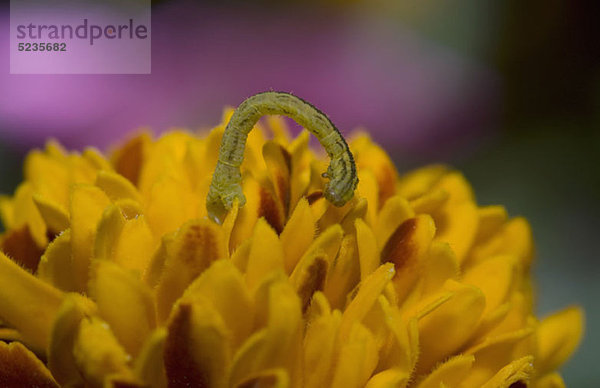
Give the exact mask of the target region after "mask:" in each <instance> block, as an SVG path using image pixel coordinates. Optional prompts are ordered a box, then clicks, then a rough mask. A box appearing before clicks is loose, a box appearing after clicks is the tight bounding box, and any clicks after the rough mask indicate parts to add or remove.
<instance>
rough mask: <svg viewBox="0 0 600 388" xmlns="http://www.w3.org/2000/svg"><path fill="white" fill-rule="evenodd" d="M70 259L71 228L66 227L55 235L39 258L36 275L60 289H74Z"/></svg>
mask: <svg viewBox="0 0 600 388" xmlns="http://www.w3.org/2000/svg"><path fill="white" fill-rule="evenodd" d="M73 275H74V273H73V263H72V261H71V230H70V229H67V230H65V231H64V232H62V233H61V234H60V235H59V236H58V237H56V238H55V239H54V240H53V241H52V242H51V243H50V245H48V248H47V249H46V252H44V255H43V256H42V258H41V260H40V264H39V265H38V271H37V276H38V277H39V278H40V279H42V280H44V281H45V282H48V283H50V284H52V285H53V286H54V287H56V288H58V289H60V290H62V291H67V292H68V291H75V290H76V287H75V279H74V277H73Z"/></svg>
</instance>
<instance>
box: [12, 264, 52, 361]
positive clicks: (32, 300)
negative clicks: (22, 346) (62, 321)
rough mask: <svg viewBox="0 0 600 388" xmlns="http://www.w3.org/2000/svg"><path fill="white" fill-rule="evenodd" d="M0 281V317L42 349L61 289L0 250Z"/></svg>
mask: <svg viewBox="0 0 600 388" xmlns="http://www.w3.org/2000/svg"><path fill="white" fill-rule="evenodd" d="M0 284H2V287H0V311H1V312H2V319H3V320H6V322H8V323H10V325H11V326H12V327H13V328H15V329H17V330H18V331H19V332H20V333H21V334H22V335H23V338H24V340H25V342H26V343H27V344H31V346H32V347H33V348H34V349H35V350H36V351H40V352H43V351H44V350H45V349H46V346H47V345H48V340H49V338H50V330H51V323H52V321H53V319H54V316H55V315H56V312H57V311H58V308H59V306H60V303H61V301H62V298H63V293H62V292H60V291H59V290H57V289H56V288H54V287H52V286H50V285H48V284H47V283H45V282H43V281H41V280H40V279H38V278H36V277H35V276H33V275H32V274H30V273H29V272H27V271H25V270H24V269H23V268H21V267H19V266H18V265H17V264H16V263H15V262H13V261H12V260H10V259H9V258H8V257H6V256H5V255H4V254H3V253H2V252H0ZM24 306H26V308H24Z"/></svg>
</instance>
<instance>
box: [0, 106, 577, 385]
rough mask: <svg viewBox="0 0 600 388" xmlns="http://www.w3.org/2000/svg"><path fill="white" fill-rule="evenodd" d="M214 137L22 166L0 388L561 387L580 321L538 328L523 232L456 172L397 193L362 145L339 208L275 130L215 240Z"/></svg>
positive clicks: (385, 167) (7, 269) (312, 163)
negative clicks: (352, 185)
mask: <svg viewBox="0 0 600 388" xmlns="http://www.w3.org/2000/svg"><path fill="white" fill-rule="evenodd" d="M230 115H231V111H228V112H226V114H225V117H224V120H223V123H227V122H228V121H229V118H230ZM223 132H224V125H220V126H218V127H216V128H214V129H213V130H212V131H210V133H208V134H206V135H205V136H200V135H194V134H191V133H187V132H184V131H179V130H175V131H172V132H170V133H167V134H165V135H164V136H162V137H160V138H158V139H156V140H153V139H152V138H151V137H150V136H149V135H147V134H141V135H139V136H137V137H135V138H133V139H131V140H130V141H129V142H127V143H126V144H124V145H123V146H121V147H120V148H118V149H116V150H114V152H112V155H111V157H110V158H109V159H105V157H104V156H102V155H101V154H100V153H99V152H97V151H95V150H93V149H87V150H85V151H84V152H83V153H81V154H78V153H69V152H67V151H65V150H64V149H62V148H61V147H60V146H59V145H57V144H55V143H53V142H50V143H48V145H47V146H46V149H45V150H44V151H33V152H32V153H30V154H29V156H28V157H27V160H26V163H25V180H24V182H23V183H22V184H21V185H20V186H19V187H18V189H17V190H16V193H15V195H14V196H13V197H5V198H2V199H1V200H0V214H1V216H2V220H3V223H4V225H5V228H6V232H5V234H4V235H3V236H2V239H1V248H2V251H3V253H0V284H1V285H2V286H1V287H0V320H1V321H0V339H1V340H2V341H0V386H2V387H16V386H19V387H20V386H37V387H56V386H70V387H71V386H90V387H123V386H128V387H130V386H132V387H137V386H151V387H165V386H169V387H178V386H191V387H281V388H283V387H340V388H342V387H343V388H348V387H368V388H380V387H419V388H425V387H436V388H437V387H509V386H511V387H524V386H530V387H539V388H545V387H561V386H564V383H563V381H562V379H561V377H560V375H559V374H558V373H557V372H556V369H557V368H559V367H560V365H561V364H562V363H563V362H564V361H565V360H566V359H567V358H568V357H569V356H570V355H571V354H572V352H573V351H574V350H575V348H576V347H577V344H578V342H579V340H580V337H581V335H582V331H583V328H582V326H583V316H582V315H583V314H582V311H581V310H580V309H579V308H577V307H570V308H568V309H566V310H563V311H561V312H558V313H556V314H554V315H552V316H550V317H547V318H545V319H543V320H541V321H540V320H538V319H537V318H536V317H535V316H534V315H533V311H532V305H533V302H534V301H533V294H532V281H531V277H530V267H531V263H532V256H533V245H532V241H531V232H530V229H529V225H528V223H527V221H526V220H524V219H523V218H513V219H509V218H508V217H507V214H506V211H505V210H504V209H503V208H502V207H500V206H487V207H479V206H477V204H476V202H475V199H474V196H473V193H472V190H471V188H470V186H469V184H468V182H466V180H465V179H464V177H463V176H462V175H461V174H460V173H458V172H456V171H453V170H451V169H448V168H447V167H444V166H430V167H425V168H422V169H419V170H417V171H414V172H411V173H409V174H407V175H404V176H400V177H399V176H398V173H397V172H396V169H395V168H394V166H393V164H392V163H391V161H390V158H389V157H388V156H387V155H386V153H385V152H384V151H383V150H382V149H381V148H380V147H378V146H377V145H375V144H373V143H372V142H371V140H370V139H369V138H368V136H367V135H365V134H357V135H355V136H354V137H353V139H352V141H351V142H350V143H349V145H350V149H351V150H352V152H353V154H354V159H355V161H356V167H357V172H358V178H359V183H358V188H357V191H356V194H355V195H354V197H353V198H352V199H351V200H350V201H349V202H347V203H346V204H345V205H344V206H342V207H335V206H333V205H332V204H331V203H330V202H329V201H327V199H326V198H325V197H324V194H323V189H324V187H325V184H326V180H325V179H324V178H323V177H322V176H321V171H323V170H325V167H326V160H325V159H324V158H323V157H322V155H320V154H316V153H315V152H313V151H312V150H311V149H310V148H309V146H308V141H309V134H308V132H306V131H305V132H302V133H301V134H300V135H299V136H298V137H296V138H295V139H293V140H292V139H291V138H290V135H289V133H288V131H287V129H286V126H285V124H284V122H283V121H282V120H281V119H280V118H278V117H269V118H268V119H267V120H266V122H265V123H263V124H259V125H257V126H256V128H255V130H253V131H252V132H251V133H250V135H249V138H248V141H247V147H246V150H245V153H244V161H243V164H242V177H243V178H242V186H243V193H244V194H245V197H246V203H245V205H244V206H243V207H239V206H238V205H237V202H235V203H234V205H233V208H232V209H231V210H230V211H229V212H228V213H227V215H226V217H225V218H224V220H223V222H222V223H221V224H217V223H215V222H213V221H211V220H209V218H208V217H207V210H206V207H205V199H206V197H207V194H208V191H209V186H210V183H211V178H212V173H213V171H214V169H215V165H216V163H217V159H218V149H219V144H220V143H221V139H222V137H223ZM267 134H269V137H270V140H267V139H266V137H267Z"/></svg>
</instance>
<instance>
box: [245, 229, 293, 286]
mask: <svg viewBox="0 0 600 388" xmlns="http://www.w3.org/2000/svg"><path fill="white" fill-rule="evenodd" d="M283 260H284V259H283V247H282V246H281V242H280V241H279V237H277V234H276V233H275V231H274V230H273V228H271V226H269V224H268V223H267V222H266V221H265V219H264V218H261V219H259V220H258V222H257V223H256V226H255V227H254V234H253V235H252V246H251V247H250V255H249V256H248V267H247V270H246V283H247V284H248V287H249V288H250V289H251V290H253V289H255V288H256V287H257V286H258V284H259V283H260V282H261V281H262V280H263V279H265V278H266V277H267V276H268V275H270V274H271V273H272V272H274V271H282V272H283V266H284V264H283Z"/></svg>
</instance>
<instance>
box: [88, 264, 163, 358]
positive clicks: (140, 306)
mask: <svg viewBox="0 0 600 388" xmlns="http://www.w3.org/2000/svg"><path fill="white" fill-rule="evenodd" d="M91 272H92V278H91V279H90V284H89V293H90V295H91V296H92V298H93V299H94V300H95V301H96V304H97V305H98V312H99V314H100V317H102V319H104V320H106V322H108V324H109V325H110V327H111V328H112V331H113V333H114V335H115V337H116V338H117V339H118V340H119V342H120V343H121V344H122V345H123V348H125V350H126V351H127V353H128V354H130V355H132V356H134V357H135V356H136V355H137V354H138V353H139V351H140V349H141V347H142V345H143V344H144V342H145V341H146V338H147V337H148V336H149V335H150V333H151V331H152V330H153V329H154V327H155V325H156V319H155V315H156V313H155V311H154V299H153V295H152V293H151V291H150V289H149V288H148V287H147V286H146V285H145V284H144V283H142V281H141V280H140V279H139V278H136V277H135V276H134V275H132V274H131V273H129V272H127V271H126V270H125V269H124V268H123V267H121V266H118V265H116V264H114V263H111V262H109V261H106V260H96V261H95V262H94V263H93V265H92V269H91Z"/></svg>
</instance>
